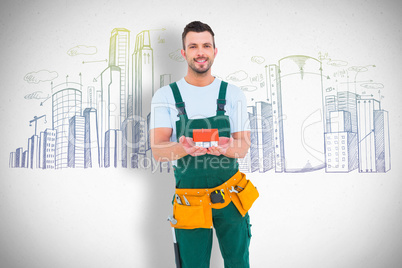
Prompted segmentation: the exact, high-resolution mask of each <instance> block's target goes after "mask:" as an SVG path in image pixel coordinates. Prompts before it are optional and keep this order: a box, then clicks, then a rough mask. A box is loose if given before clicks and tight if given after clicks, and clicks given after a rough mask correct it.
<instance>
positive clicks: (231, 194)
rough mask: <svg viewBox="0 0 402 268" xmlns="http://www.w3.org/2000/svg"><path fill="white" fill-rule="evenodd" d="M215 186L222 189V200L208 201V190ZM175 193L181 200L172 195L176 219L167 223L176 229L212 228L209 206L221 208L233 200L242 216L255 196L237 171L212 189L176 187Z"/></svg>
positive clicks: (248, 182)
mask: <svg viewBox="0 0 402 268" xmlns="http://www.w3.org/2000/svg"><path fill="white" fill-rule="evenodd" d="M235 186H239V187H240V188H242V189H243V190H242V191H240V192H237V191H236V190H235V188H234V187H235ZM216 190H218V191H222V192H223V193H224V196H225V198H224V203H215V204H213V203H212V202H211V198H210V194H211V193H213V192H214V191H216ZM175 194H176V195H177V196H179V199H180V201H181V204H179V203H178V202H177V199H176V198H175V200H174V203H173V217H174V218H175V219H176V220H177V223H176V224H173V223H171V226H172V227H175V228H178V229H195V228H208V229H209V228H212V227H213V223H212V209H213V208H214V209H221V208H224V207H226V206H227V205H229V204H230V202H233V204H234V205H235V206H236V208H237V210H238V211H239V212H240V214H241V215H242V216H243V217H244V216H245V215H246V213H247V211H248V210H249V209H250V208H251V206H252V204H253V203H254V201H255V200H256V199H257V198H258V196H259V194H258V191H257V189H256V188H255V187H254V185H253V184H252V183H251V181H249V180H247V179H246V175H245V174H244V173H241V172H240V171H238V172H237V173H236V174H235V175H233V177H231V178H230V179H229V180H227V181H226V182H225V183H224V184H222V185H219V186H218V187H215V188H212V189H176V192H175ZM186 201H187V202H188V204H186Z"/></svg>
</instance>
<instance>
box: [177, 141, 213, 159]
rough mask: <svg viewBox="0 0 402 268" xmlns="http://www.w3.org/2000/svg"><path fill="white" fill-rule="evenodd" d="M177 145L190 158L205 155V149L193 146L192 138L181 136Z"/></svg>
mask: <svg viewBox="0 0 402 268" xmlns="http://www.w3.org/2000/svg"><path fill="white" fill-rule="evenodd" d="M179 143H180V144H181V145H182V146H183V148H184V150H185V151H186V153H188V154H189V155H191V156H200V155H204V154H206V153H207V149H206V148H204V147H200V146H195V143H194V141H193V139H192V138H188V137H184V136H181V137H180V138H179Z"/></svg>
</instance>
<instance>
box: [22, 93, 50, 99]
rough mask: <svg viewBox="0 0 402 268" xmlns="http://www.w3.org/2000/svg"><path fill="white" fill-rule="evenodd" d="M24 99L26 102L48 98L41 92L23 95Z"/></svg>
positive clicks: (47, 95)
mask: <svg viewBox="0 0 402 268" xmlns="http://www.w3.org/2000/svg"><path fill="white" fill-rule="evenodd" d="M24 98H25V99H27V100H34V99H35V100H40V99H47V98H49V94H45V93H43V92H42V91H35V92H33V93H30V94H28V95H25V96H24Z"/></svg>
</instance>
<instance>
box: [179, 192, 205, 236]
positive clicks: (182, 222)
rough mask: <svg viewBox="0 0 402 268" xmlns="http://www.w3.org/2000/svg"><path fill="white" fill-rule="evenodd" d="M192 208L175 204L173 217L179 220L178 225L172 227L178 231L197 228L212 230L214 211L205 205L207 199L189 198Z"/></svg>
mask: <svg viewBox="0 0 402 268" xmlns="http://www.w3.org/2000/svg"><path fill="white" fill-rule="evenodd" d="M187 198H188V200H189V202H190V206H187V205H186V204H183V205H181V204H178V203H177V202H176V201H175V202H174V204H173V217H174V218H175V219H176V220H177V224H174V225H173V224H172V227H175V228H178V229H195V228H211V226H212V210H211V208H210V207H209V206H205V205H203V203H204V200H203V199H205V198H203V197H200V196H198V197H195V198H192V197H189V196H187Z"/></svg>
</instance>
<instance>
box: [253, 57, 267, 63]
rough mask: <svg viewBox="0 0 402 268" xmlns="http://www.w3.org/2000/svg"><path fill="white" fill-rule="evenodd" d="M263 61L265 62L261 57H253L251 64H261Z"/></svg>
mask: <svg viewBox="0 0 402 268" xmlns="http://www.w3.org/2000/svg"><path fill="white" fill-rule="evenodd" d="M264 61H265V59H264V58H263V57H261V56H253V57H251V62H254V63H258V64H261V63H264Z"/></svg>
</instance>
